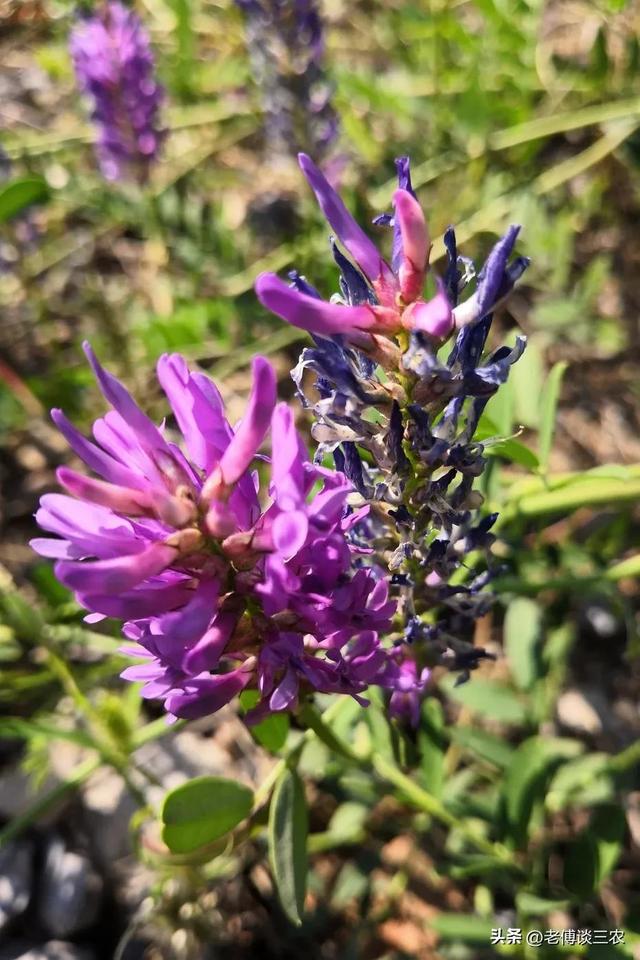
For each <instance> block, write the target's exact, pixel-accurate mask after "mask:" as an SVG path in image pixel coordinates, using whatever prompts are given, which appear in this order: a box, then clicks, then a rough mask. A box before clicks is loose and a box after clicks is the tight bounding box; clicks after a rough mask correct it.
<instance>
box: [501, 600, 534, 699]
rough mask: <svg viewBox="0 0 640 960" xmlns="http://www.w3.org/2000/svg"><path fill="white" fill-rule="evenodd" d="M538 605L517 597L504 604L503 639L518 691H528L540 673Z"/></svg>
mask: <svg viewBox="0 0 640 960" xmlns="http://www.w3.org/2000/svg"><path fill="white" fill-rule="evenodd" d="M541 619H542V615H541V613H540V608H539V607H538V604H537V603H535V602H534V601H533V600H528V599H527V598H526V597H517V598H516V599H515V600H512V601H511V603H510V604H509V606H508V607H507V613H506V616H505V618H504V642H505V649H506V653H507V659H508V660H509V667H510V669H511V675H512V677H513V679H514V680H515V682H516V685H517V686H518V687H519V688H520V689H521V690H530V689H531V687H532V686H533V684H534V683H535V681H536V680H537V678H538V677H539V676H540V633H541Z"/></svg>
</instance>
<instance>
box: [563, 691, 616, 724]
mask: <svg viewBox="0 0 640 960" xmlns="http://www.w3.org/2000/svg"><path fill="white" fill-rule="evenodd" d="M556 716H557V718H558V721H559V723H561V724H562V725H563V726H564V727H567V729H569V730H575V731H576V732H577V733H590V734H597V733H601V732H602V730H603V729H606V728H609V727H610V726H611V724H610V708H609V705H608V704H607V701H606V699H605V698H604V697H603V696H602V693H601V692H600V691H599V690H595V689H591V688H589V689H587V688H586V687H585V688H583V689H578V688H577V687H573V688H571V689H569V690H565V691H564V693H563V694H561V696H560V697H559V698H558V703H557V705H556Z"/></svg>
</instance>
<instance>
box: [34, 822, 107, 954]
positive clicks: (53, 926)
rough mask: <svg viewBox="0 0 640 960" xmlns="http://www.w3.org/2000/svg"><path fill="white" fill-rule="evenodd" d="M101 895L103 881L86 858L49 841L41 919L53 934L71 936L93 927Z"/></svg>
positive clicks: (39, 904) (61, 844)
mask: <svg viewBox="0 0 640 960" xmlns="http://www.w3.org/2000/svg"><path fill="white" fill-rule="evenodd" d="M101 898H102V881H101V880H100V878H99V877H98V875H97V874H96V873H95V871H94V869H93V867H92V866H91V863H90V861H89V860H88V859H87V857H85V856H83V855H82V854H79V853H74V852H73V851H71V850H68V849H67V848H66V847H65V845H64V843H63V841H62V840H61V839H60V838H58V837H54V838H53V839H52V840H50V841H49V844H48V847H47V850H46V853H45V861H44V868H43V871H42V879H41V882H40V890H39V898H38V918H39V920H40V922H41V923H42V926H43V927H44V928H45V929H46V930H47V931H48V932H49V933H50V934H52V935H53V936H54V937H68V936H71V935H73V934H75V933H78V932H79V931H80V930H85V929H86V928H87V927H89V926H91V924H92V923H93V921H94V920H95V918H96V916H97V914H98V910H99V909H100V902H101Z"/></svg>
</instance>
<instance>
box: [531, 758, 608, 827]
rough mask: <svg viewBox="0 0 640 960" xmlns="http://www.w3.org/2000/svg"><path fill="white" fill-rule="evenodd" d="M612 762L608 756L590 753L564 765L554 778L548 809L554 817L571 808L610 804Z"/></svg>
mask: <svg viewBox="0 0 640 960" xmlns="http://www.w3.org/2000/svg"><path fill="white" fill-rule="evenodd" d="M610 760H611V758H610V757H609V755H608V754H606V753H590V754H587V756H584V757H577V758H576V759H575V760H569V761H568V763H564V764H563V765H562V766H561V767H560V768H559V769H558V770H557V772H556V773H555V774H554V776H553V778H552V780H551V783H550V784H549V788H548V790H547V796H546V798H545V805H546V807H547V809H548V810H550V811H551V812H552V813H557V812H558V811H559V810H564V809H566V808H567V807H580V806H591V805H593V802H594V800H597V799H599V800H600V802H602V800H607V799H609V798H610V796H611V794H612V790H613V782H612V780H611V773H610Z"/></svg>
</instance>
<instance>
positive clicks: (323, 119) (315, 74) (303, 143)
mask: <svg viewBox="0 0 640 960" xmlns="http://www.w3.org/2000/svg"><path fill="white" fill-rule="evenodd" d="M236 3H237V5H238V6H239V7H240V8H241V10H242V11H243V12H244V14H245V22H246V37H247V46H248V49H249V56H250V60H251V66H252V69H253V74H254V77H255V80H256V83H257V84H258V86H259V89H260V93H261V97H262V103H263V108H264V113H265V133H266V137H267V140H268V144H269V150H270V153H272V154H273V153H275V154H283V155H285V156H289V155H290V154H291V153H292V152H293V153H295V152H296V151H297V150H300V149H301V148H306V149H312V150H313V151H314V152H315V153H316V154H318V155H325V154H326V153H328V151H329V150H330V149H331V147H332V146H333V144H334V142H335V140H336V138H337V136H338V131H339V123H338V118H337V115H336V112H335V110H334V109H333V106H332V103H331V92H332V91H331V86H330V84H329V83H328V81H327V78H326V76H325V71H324V64H323V60H324V27H323V23H322V17H321V15H320V10H319V6H318V3H317V2H316V0H236Z"/></svg>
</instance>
